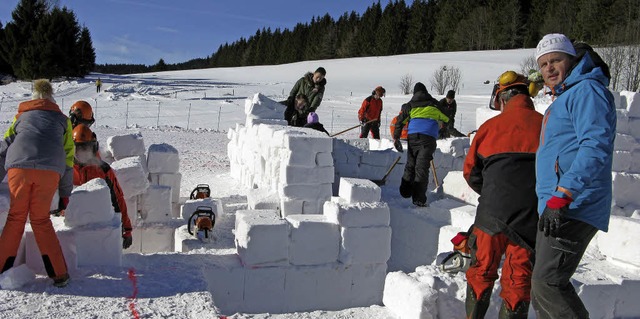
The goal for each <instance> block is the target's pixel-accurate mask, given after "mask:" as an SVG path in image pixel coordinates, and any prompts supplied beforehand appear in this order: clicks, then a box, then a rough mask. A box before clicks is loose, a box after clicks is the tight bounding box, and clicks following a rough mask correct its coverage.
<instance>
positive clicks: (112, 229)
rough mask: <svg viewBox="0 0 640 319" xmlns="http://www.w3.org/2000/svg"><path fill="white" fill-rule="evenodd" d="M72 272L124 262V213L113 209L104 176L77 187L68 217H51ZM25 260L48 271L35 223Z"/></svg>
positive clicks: (28, 235) (27, 240) (27, 236)
mask: <svg viewBox="0 0 640 319" xmlns="http://www.w3.org/2000/svg"><path fill="white" fill-rule="evenodd" d="M51 220H52V223H53V226H54V229H55V230H56V234H57V236H58V239H59V241H60V245H61V246H62V252H63V254H64V256H65V260H66V262H67V267H68V268H69V271H70V272H74V271H76V270H77V268H78V267H82V266H121V265H122V225H121V222H120V220H121V216H120V214H116V213H114V211H113V207H112V205H111V192H110V190H109V186H107V183H106V182H105V181H104V180H103V179H100V178H96V179H93V180H90V181H89V182H87V183H85V184H83V185H81V186H78V187H76V188H75V189H74V190H73V192H72V193H71V196H70V197H69V205H68V207H67V209H66V211H65V216H64V217H52V218H51ZM24 242H25V262H26V264H27V266H29V268H30V269H31V270H32V271H34V272H35V273H38V274H46V272H45V269H44V265H43V263H42V257H41V254H40V250H39V249H38V245H37V244H36V240H35V236H34V234H33V230H32V229H31V226H30V225H29V224H27V227H26V228H25V235H24Z"/></svg>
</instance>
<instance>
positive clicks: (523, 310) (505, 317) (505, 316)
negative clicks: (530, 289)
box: [498, 301, 529, 319]
mask: <svg viewBox="0 0 640 319" xmlns="http://www.w3.org/2000/svg"><path fill="white" fill-rule="evenodd" d="M528 315H529V302H528V301H520V302H519V303H517V304H516V306H515V307H514V309H513V310H511V309H509V306H508V305H507V303H506V302H504V301H503V302H502V306H501V307H500V313H499V314H498V319H527V317H528Z"/></svg>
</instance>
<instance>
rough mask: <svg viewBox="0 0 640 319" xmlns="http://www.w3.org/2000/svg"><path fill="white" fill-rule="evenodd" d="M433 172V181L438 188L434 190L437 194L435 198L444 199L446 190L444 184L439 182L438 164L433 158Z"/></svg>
mask: <svg viewBox="0 0 640 319" xmlns="http://www.w3.org/2000/svg"><path fill="white" fill-rule="evenodd" d="M431 172H433V182H434V183H435V184H436V188H435V189H434V190H433V192H434V193H435V194H436V196H435V199H436V200H438V199H442V197H444V191H443V190H442V184H440V182H438V174H437V173H436V165H435V164H433V160H431Z"/></svg>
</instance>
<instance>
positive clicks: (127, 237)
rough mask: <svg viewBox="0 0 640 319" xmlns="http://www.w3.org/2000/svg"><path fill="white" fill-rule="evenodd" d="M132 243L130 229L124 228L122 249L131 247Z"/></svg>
mask: <svg viewBox="0 0 640 319" xmlns="http://www.w3.org/2000/svg"><path fill="white" fill-rule="evenodd" d="M131 244H133V237H132V236H131V231H130V230H126V231H124V232H123V233H122V249H127V248H129V247H131Z"/></svg>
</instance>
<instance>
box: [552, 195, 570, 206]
mask: <svg viewBox="0 0 640 319" xmlns="http://www.w3.org/2000/svg"><path fill="white" fill-rule="evenodd" d="M572 201H573V199H572V198H571V197H556V196H551V198H550V199H549V200H548V201H547V206H548V207H549V208H552V209H560V208H562V207H565V206H568V205H569V204H571V202H572Z"/></svg>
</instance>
